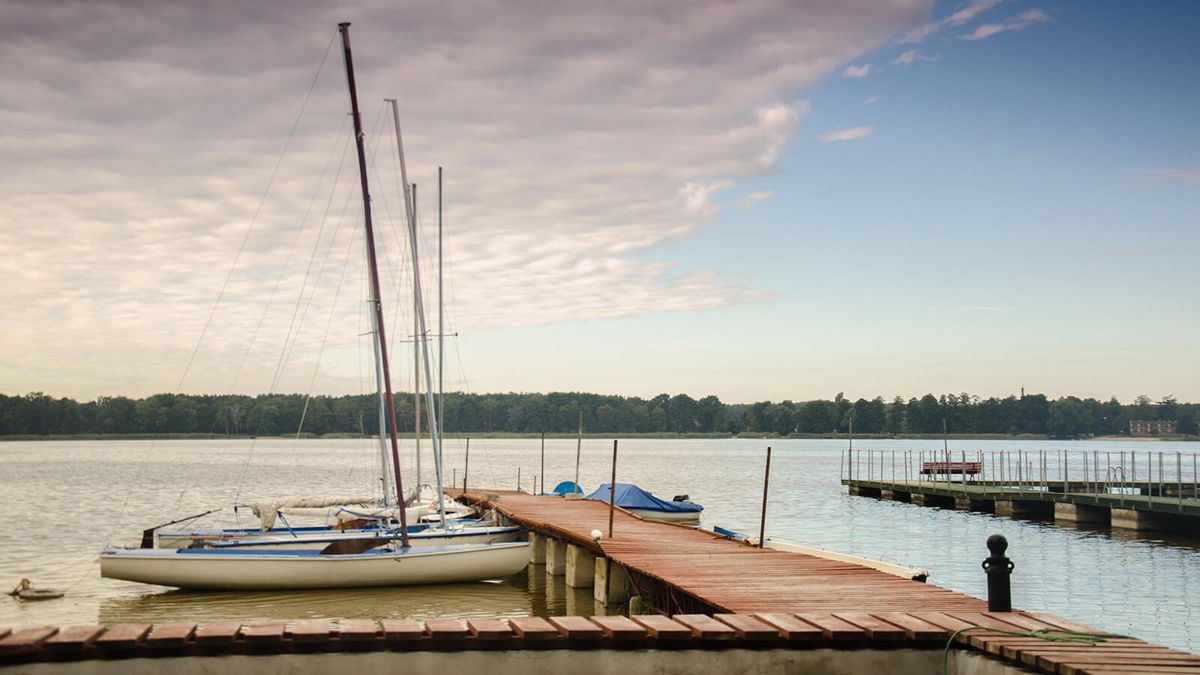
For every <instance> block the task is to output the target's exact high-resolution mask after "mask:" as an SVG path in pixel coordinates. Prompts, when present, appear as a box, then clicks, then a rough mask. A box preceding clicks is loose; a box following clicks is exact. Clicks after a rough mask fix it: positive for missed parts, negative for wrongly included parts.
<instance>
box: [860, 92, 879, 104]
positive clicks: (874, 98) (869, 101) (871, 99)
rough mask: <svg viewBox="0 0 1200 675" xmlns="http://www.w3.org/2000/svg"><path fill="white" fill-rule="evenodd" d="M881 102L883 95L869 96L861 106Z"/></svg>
mask: <svg viewBox="0 0 1200 675" xmlns="http://www.w3.org/2000/svg"><path fill="white" fill-rule="evenodd" d="M881 100H883V94H871V95H870V96H868V97H866V98H865V99H863V104H864V105H872V104H874V103H878V102H879V101H881Z"/></svg>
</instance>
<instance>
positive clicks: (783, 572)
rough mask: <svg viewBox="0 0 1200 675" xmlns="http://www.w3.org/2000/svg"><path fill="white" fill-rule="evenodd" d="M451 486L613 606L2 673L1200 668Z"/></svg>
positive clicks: (43, 648)
mask: <svg viewBox="0 0 1200 675" xmlns="http://www.w3.org/2000/svg"><path fill="white" fill-rule="evenodd" d="M451 494H452V495H453V496H455V497H456V498H458V499H460V500H461V501H464V502H467V503H474V504H478V505H479V506H480V507H482V508H484V509H487V510H489V511H491V512H493V513H494V514H495V515H496V516H497V517H498V518H500V519H502V520H507V521H511V522H514V523H518V524H521V525H522V526H524V527H526V528H527V529H528V531H529V537H530V567H529V571H528V574H529V575H530V585H531V587H532V586H534V585H535V584H534V579H535V577H534V576H533V575H542V579H544V578H547V577H555V576H559V575H561V576H564V577H566V583H567V585H569V586H573V587H574V588H576V589H579V588H589V589H591V591H592V595H593V597H594V598H595V601H596V608H597V609H598V610H600V611H598V612H597V613H596V615H593V616H556V617H549V618H541V617H471V618H466V619H455V618H441V619H429V620H425V621H417V620H411V619H399V618H383V619H378V620H376V619H307V620H298V621H290V622H289V621H266V622H251V623H242V622H237V621H218V622H212V623H207V624H203V625H197V624H195V623H190V622H171V623H161V624H157V625H152V624H149V623H123V624H117V625H112V626H92V625H88V626H68V627H54V626H40V627H26V628H19V629H10V628H3V627H0V671H2V672H20V673H32V674H36V675H58V674H59V673H62V674H66V673H78V672H87V673H95V674H97V675H107V674H108V673H113V674H116V673H126V672H149V671H154V670H162V669H170V670H171V672H174V673H182V674H184V675H190V674H191V673H195V674H197V675H199V674H201V673H211V672H216V670H220V671H221V672H225V673H233V674H238V673H243V672H245V673H254V672H264V671H268V670H269V671H271V672H289V673H295V674H298V675H307V674H309V673H313V674H314V675H315V674H317V673H326V672H330V671H334V670H336V671H351V670H353V671H354V672H356V673H359V674H360V675H368V674H372V673H381V674H382V673H389V672H395V671H396V670H397V669H400V668H403V669H405V670H407V671H415V672H424V671H433V670H435V669H453V670H458V669H461V670H462V671H464V672H465V671H467V670H468V669H470V670H477V671H485V670H486V671H487V672H489V673H492V674H493V675H507V674H509V673H511V674H513V675H536V674H541V673H546V674H551V673H561V672H564V671H568V670H572V671H581V670H582V671H586V672H598V673H612V674H614V675H623V674H625V673H629V672H646V671H653V672H658V673H663V674H674V673H680V674H682V673H693V672H727V671H732V672H743V673H775V672H796V673H829V674H833V675H838V674H845V675H850V674H852V673H881V672H886V673H894V674H896V675H908V674H910V673H911V674H913V675H916V674H918V673H933V672H944V673H947V674H948V675H978V674H989V675H1009V674H1014V675H1015V674H1016V673H1028V672H1042V673H1059V674H1064V675H1129V674H1130V673H1175V674H1184V673H1194V674H1200V656H1197V655H1194V654H1189V653H1187V652H1183V651H1179V650H1174V649H1168V648H1166V647H1160V646H1156V645H1152V644H1148V643H1146V642H1144V641H1141V640H1137V639H1133V638H1127V637H1122V636H1115V635H1107V634H1105V633H1104V632H1103V631H1100V630H1099V629H1095V628H1091V627H1089V626H1086V625H1082V624H1079V623H1075V622H1073V621H1069V620H1067V619H1063V618H1060V617H1056V616H1053V615H1049V614H1043V613H1031V612H1021V611H1014V612H988V611H986V603H984V601H982V600H980V599H978V598H974V597H971V596H968V595H965V594H962V593H956V592H954V591H949V590H946V589H942V588H938V587H937V586H933V585H929V584H925V583H921V582H919V581H914V580H912V579H909V578H906V576H905V574H906V573H905V572H903V571H901V572H899V573H888V572H885V571H881V570H879V569H875V568H873V567H870V566H868V565H864V564H860V563H857V562H854V561H849V560H838V559H832V558H826V557H822V556H820V555H813V554H809V553H796V552H791V551H784V550H773V549H770V548H768V549H759V548H755V547H751V546H747V545H746V544H744V543H741V542H738V541H734V540H731V539H727V538H723V537H720V536H718V535H715V534H713V533H710V532H706V531H701V530H695V529H692V528H688V527H683V526H679V525H672V524H667V523H659V522H652V521H647V520H643V519H642V518H639V517H637V516H635V515H633V514H630V513H627V512H624V511H621V510H619V509H615V510H612V511H611V512H610V508H609V506H608V505H607V504H604V503H601V502H594V501H583V500H574V499H571V500H569V499H564V498H562V497H550V496H533V495H529V494H525V493H520V492H506V491H500V490H486V489H480V490H472V491H467V492H466V493H463V492H462V491H451ZM610 516H611V518H612V536H609V518H610ZM593 530H599V531H600V532H601V536H600V537H599V538H598V539H595V538H593V535H592V531H593ZM625 611H628V614H629V616H624V615H623V614H624V612H625ZM583 659H586V660H583ZM84 662H86V663H84Z"/></svg>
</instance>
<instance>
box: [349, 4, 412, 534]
mask: <svg viewBox="0 0 1200 675" xmlns="http://www.w3.org/2000/svg"><path fill="white" fill-rule="evenodd" d="M338 30H339V31H340V32H341V34H342V53H343V55H344V57H345V60H346V84H347V87H348V88H349V89H350V112H351V115H352V116H353V118H354V143H355V146H356V147H357V149H358V177H359V183H360V184H361V187H362V201H363V223H364V225H365V226H366V233H367V263H368V266H369V267H370V270H371V296H372V298H373V299H374V302H373V304H374V305H375V307H374V310H375V328H376V335H375V337H376V339H377V340H378V342H379V360H380V363H381V365H382V366H383V386H384V390H385V392H386V394H387V413H388V419H389V420H390V423H389V424H388V429H389V436H390V437H391V441H392V468H393V469H394V470H395V472H396V474H395V475H396V508H397V509H398V510H399V511H400V542H401V545H402V546H404V547H407V546H408V514H407V513H405V508H404V481H403V479H402V477H401V475H400V443H399V442H398V441H397V440H396V424H395V419H396V402H395V399H393V397H392V376H391V374H390V372H389V369H388V356H387V334H386V332H385V331H384V326H383V303H382V302H381V301H380V299H379V296H380V293H379V265H378V263H377V262H376V260H375V228H374V226H373V225H372V223H371V193H370V190H369V189H368V184H367V154H366V150H365V148H364V147H363V130H362V119H361V117H360V116H359V114H358V89H357V88H356V87H355V84H354V60H353V59H352V58H351V56H350V22H348V21H347V22H343V23H339V24H338Z"/></svg>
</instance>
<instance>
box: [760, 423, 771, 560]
mask: <svg viewBox="0 0 1200 675" xmlns="http://www.w3.org/2000/svg"><path fill="white" fill-rule="evenodd" d="M770 487H771V446H769V445H768V446H767V469H766V471H764V472H763V505H762V518H761V520H759V522H758V547H759V548H766V545H767V538H766V535H767V490H768V488H770Z"/></svg>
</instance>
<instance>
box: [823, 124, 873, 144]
mask: <svg viewBox="0 0 1200 675" xmlns="http://www.w3.org/2000/svg"><path fill="white" fill-rule="evenodd" d="M873 131H875V127H871V126H863V127H851V128H849V129H835V130H834V131H830V132H827V133H824V134H821V142H822V143H832V142H834V141H853V140H857V139H859V138H866V137H867V136H870V135H871V132H873Z"/></svg>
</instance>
